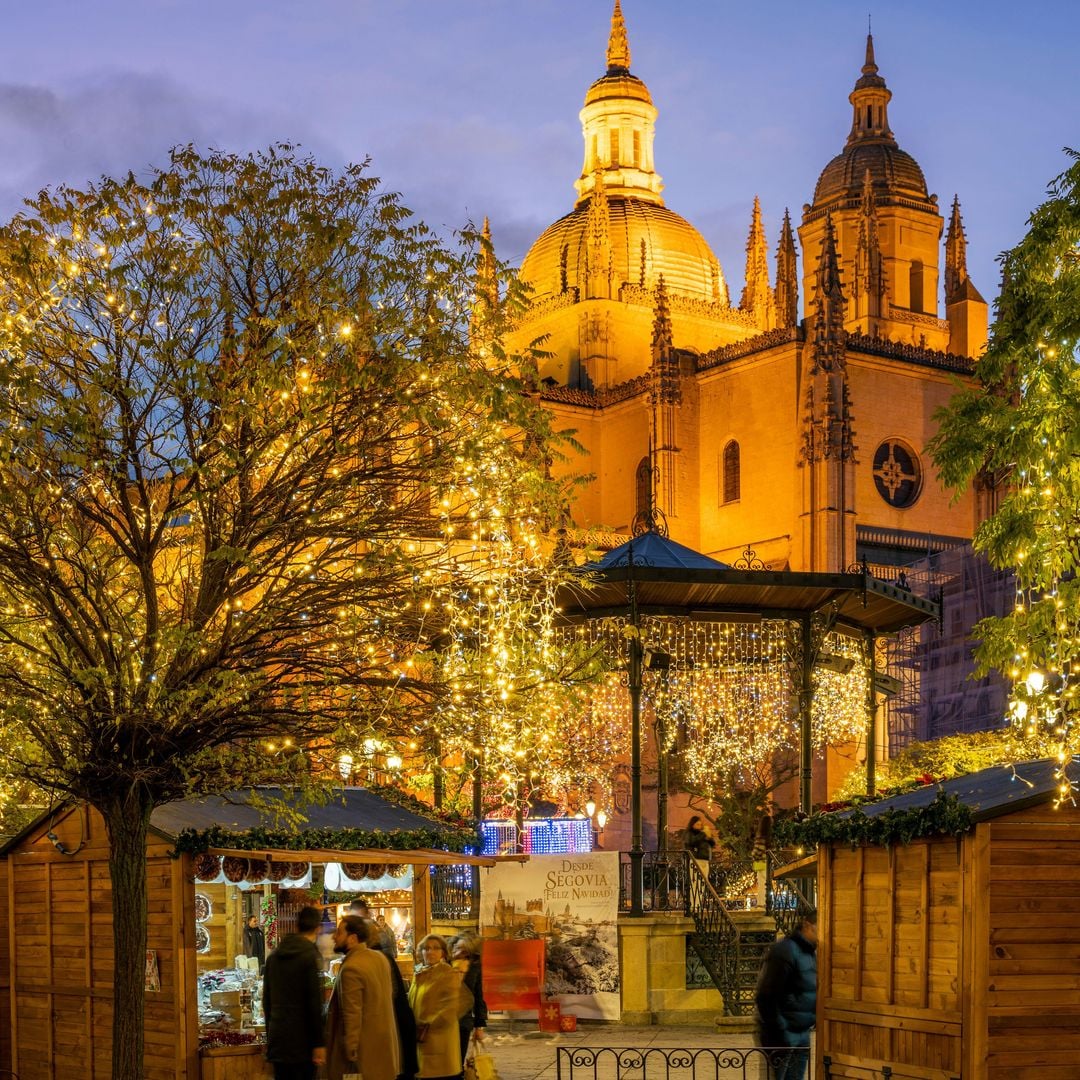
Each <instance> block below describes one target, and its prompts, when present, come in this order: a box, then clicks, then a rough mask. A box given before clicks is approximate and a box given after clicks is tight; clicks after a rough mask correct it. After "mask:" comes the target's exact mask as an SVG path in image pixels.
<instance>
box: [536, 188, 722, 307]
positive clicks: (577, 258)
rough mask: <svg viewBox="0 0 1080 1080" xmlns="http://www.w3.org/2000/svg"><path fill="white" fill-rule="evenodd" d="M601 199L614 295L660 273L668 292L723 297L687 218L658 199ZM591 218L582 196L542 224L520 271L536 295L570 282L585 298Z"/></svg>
mask: <svg viewBox="0 0 1080 1080" xmlns="http://www.w3.org/2000/svg"><path fill="white" fill-rule="evenodd" d="M605 202H606V203H607V218H608V224H607V240H608V245H609V246H608V250H609V252H610V262H609V266H610V281H611V294H612V296H617V295H618V290H619V288H620V287H621V286H622V285H624V284H631V285H644V286H646V287H648V288H650V289H652V288H654V287H655V286H656V283H657V280H658V279H659V277H660V275H661V274H662V275H663V276H664V283H665V285H666V287H667V289H668V291H669V292H670V293H677V294H680V295H682V296H687V297H692V298H694V299H697V300H706V301H715V300H722V301H725V302H726V300H727V297H726V295H725V293H726V290H725V286H724V282H723V277H722V276H721V273H720V264H719V263H718V262H717V260H716V256H715V255H713V253H712V251H711V250H710V249H709V245H708V244H707V243H706V242H705V238H704V237H703V236H702V235H701V233H699V232H698V231H697V229H695V228H694V226H693V225H691V224H690V222H688V221H687V220H686V219H685V218H682V217H680V216H679V215H678V214H676V213H675V212H674V211H672V210H669V209H668V208H667V207H666V206H663V205H662V204H660V203H655V202H649V201H646V200H643V199H633V198H619V197H616V196H609V197H607V198H606V199H605ZM589 221H590V219H589V203H588V202H585V203H582V204H581V205H579V206H578V207H577V208H576V209H575V210H572V211H571V212H570V213H569V214H567V215H566V216H565V217H562V218H560V219H559V220H558V221H556V222H555V224H554V225H551V226H549V227H548V228H547V229H545V230H544V232H543V233H542V234H541V235H540V237H539V239H538V240H537V241H536V242H535V243H534V244H533V246H532V247H531V248H530V249H529V253H528V254H527V255H526V256H525V259H524V261H523V262H522V264H521V276H522V278H524V280H526V281H527V282H529V284H530V285H532V287H533V290H534V298H535V299H536V300H543V299H545V298H547V297H550V296H553V295H558V294H560V293H564V292H566V291H567V290H568V289H573V288H577V289H578V296H579V297H580V298H581V299H585V298H586V295H587V291H586V289H587V285H586V283H587V278H588V253H589V246H590V244H589V241H590V230H589Z"/></svg>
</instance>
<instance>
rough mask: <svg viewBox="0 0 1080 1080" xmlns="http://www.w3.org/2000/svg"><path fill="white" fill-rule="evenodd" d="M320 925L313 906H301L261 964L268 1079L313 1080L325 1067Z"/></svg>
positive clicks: (319, 917) (319, 915)
mask: <svg viewBox="0 0 1080 1080" xmlns="http://www.w3.org/2000/svg"><path fill="white" fill-rule="evenodd" d="M321 923H322V912H321V911H320V910H319V909H318V908H315V907H306V908H301V909H300V914H299V915H298V916H297V919H296V927H297V933H295V934H289V935H288V936H287V937H286V938H285V939H284V940H283V941H282V942H281V944H280V945H279V946H278V947H277V948H276V949H275V950H274V951H273V952H272V953H271V954H270V955H269V957H268V958H267V960H266V971H265V973H264V975H263V1015H264V1016H265V1017H266V1057H267V1060H268V1061H270V1062H272V1063H273V1066H274V1080H314V1077H315V1070H316V1068H317V1067H318V1066H320V1065H324V1064H325V1063H326V1028H325V1025H324V1024H323V1008H322V1007H323V991H322V979H321V978H320V975H319V972H320V970H321V969H322V960H321V958H320V956H319V950H318V949H317V948H316V946H315V938H316V937H317V935H318V933H319V926H320V924H321Z"/></svg>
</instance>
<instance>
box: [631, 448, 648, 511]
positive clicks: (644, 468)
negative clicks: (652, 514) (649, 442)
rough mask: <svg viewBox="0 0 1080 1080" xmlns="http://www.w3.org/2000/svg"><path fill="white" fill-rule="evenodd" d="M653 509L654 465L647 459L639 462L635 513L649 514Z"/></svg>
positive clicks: (635, 484)
mask: <svg viewBox="0 0 1080 1080" xmlns="http://www.w3.org/2000/svg"><path fill="white" fill-rule="evenodd" d="M651 509H652V464H651V463H650V462H649V459H648V458H647V457H643V458H642V459H641V460H640V461H639V462H638V467H637V472H636V473H635V474H634V513H635V514H647V513H648V512H649V510H651Z"/></svg>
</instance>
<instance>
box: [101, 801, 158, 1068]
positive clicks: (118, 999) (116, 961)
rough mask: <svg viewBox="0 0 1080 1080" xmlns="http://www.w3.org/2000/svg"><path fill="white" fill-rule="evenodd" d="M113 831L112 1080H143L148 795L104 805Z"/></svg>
mask: <svg viewBox="0 0 1080 1080" xmlns="http://www.w3.org/2000/svg"><path fill="white" fill-rule="evenodd" d="M98 809H99V810H100V811H101V813H102V815H103V816H104V818H105V827H106V830H107V831H108V834H109V876H110V878H111V880H112V914H113V1028H112V1031H113V1044H112V1076H113V1080H141V1077H142V1075H143V1012H144V1008H145V985H146V834H147V829H148V828H149V825H150V811H151V810H152V809H153V807H152V805H151V802H150V800H149V799H148V798H147V797H146V796H145V794H144V793H142V792H140V791H138V790H131V789H129V790H128V791H127V792H124V793H122V794H119V795H118V796H117V797H116V798H115V799H112V800H109V801H107V802H105V803H104V804H102V805H100V806H99V807H98Z"/></svg>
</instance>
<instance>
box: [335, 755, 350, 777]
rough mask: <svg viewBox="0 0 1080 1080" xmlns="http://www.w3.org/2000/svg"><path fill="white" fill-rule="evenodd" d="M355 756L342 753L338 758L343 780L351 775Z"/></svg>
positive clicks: (339, 770)
mask: <svg viewBox="0 0 1080 1080" xmlns="http://www.w3.org/2000/svg"><path fill="white" fill-rule="evenodd" d="M352 766H353V756H352V754H342V755H341V757H339V758H338V759H337V768H338V772H339V773H341V779H342V780H348V779H349V775H350V773H351V772H352Z"/></svg>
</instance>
